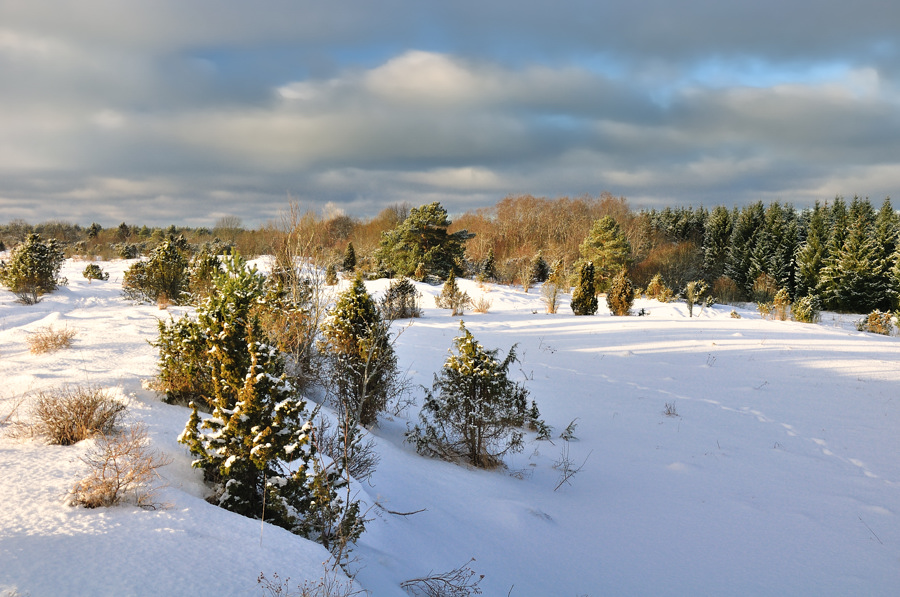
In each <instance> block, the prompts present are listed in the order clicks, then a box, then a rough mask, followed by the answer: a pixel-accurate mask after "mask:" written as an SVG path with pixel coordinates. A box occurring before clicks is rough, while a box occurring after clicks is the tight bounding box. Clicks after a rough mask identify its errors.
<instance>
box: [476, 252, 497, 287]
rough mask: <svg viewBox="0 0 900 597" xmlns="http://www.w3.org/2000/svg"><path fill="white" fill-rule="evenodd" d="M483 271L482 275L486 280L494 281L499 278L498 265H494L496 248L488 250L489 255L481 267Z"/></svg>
mask: <svg viewBox="0 0 900 597" xmlns="http://www.w3.org/2000/svg"><path fill="white" fill-rule="evenodd" d="M479 270H480V271H481V275H482V276H483V277H484V279H485V280H489V281H493V280H495V279H496V278H497V270H496V264H495V263H494V248H493V247H491V248H490V249H488V254H487V256H486V257H485V258H484V260H482V262H481V265H480V267H479Z"/></svg>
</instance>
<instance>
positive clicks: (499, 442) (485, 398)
mask: <svg viewBox="0 0 900 597" xmlns="http://www.w3.org/2000/svg"><path fill="white" fill-rule="evenodd" d="M459 330H460V335H459V336H457V337H456V338H455V339H454V341H453V344H454V347H455V352H451V354H450V356H449V357H448V358H447V361H446V362H445V363H444V366H443V368H442V369H441V373H440V375H439V376H438V375H435V379H434V385H433V386H432V391H430V392H427V396H426V399H425V404H424V406H423V407H422V412H421V414H420V425H418V426H416V427H415V429H414V430H413V431H412V432H411V433H410V434H409V437H410V440H411V441H414V442H415V443H416V448H417V450H418V451H419V453H421V454H425V455H429V456H439V457H443V458H446V459H449V460H452V459H455V458H456V457H460V458H463V459H464V460H465V461H467V462H469V463H470V464H472V465H474V466H477V467H492V466H496V465H497V464H499V463H500V458H501V457H502V456H503V454H505V453H507V452H515V451H520V450H521V449H522V433H521V432H520V431H519V430H518V429H517V428H519V427H521V426H522V425H523V424H524V423H525V419H526V415H527V412H526V411H527V395H528V393H527V391H526V390H525V389H524V388H523V387H522V386H520V385H519V384H516V383H515V382H513V381H512V380H510V379H509V367H510V365H511V364H512V363H514V362H515V361H516V354H515V347H513V348H512V349H510V351H509V354H508V355H507V356H506V358H505V359H504V360H502V361H501V360H499V359H498V358H497V353H498V351H497V350H496V349H495V350H487V349H485V348H484V347H483V346H482V345H481V344H479V343H478V342H476V341H475V338H474V337H473V336H472V333H471V332H469V330H467V329H466V327H465V324H463V323H462V322H460V325H459ZM535 410H536V405H535Z"/></svg>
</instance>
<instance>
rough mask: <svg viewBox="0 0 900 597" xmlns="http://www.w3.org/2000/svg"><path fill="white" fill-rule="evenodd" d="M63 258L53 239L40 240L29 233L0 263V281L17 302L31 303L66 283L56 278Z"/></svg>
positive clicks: (37, 235)
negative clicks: (13, 294) (5, 259)
mask: <svg viewBox="0 0 900 597" xmlns="http://www.w3.org/2000/svg"><path fill="white" fill-rule="evenodd" d="M63 261H65V256H64V255H63V252H62V251H61V250H60V248H59V246H58V245H57V243H56V240H55V239H50V240H48V241H47V242H44V241H42V240H41V237H40V235H39V234H35V233H30V234H28V236H26V237H25V241H24V242H23V243H21V244H19V245H17V246H16V247H15V248H14V249H13V250H12V252H11V254H10V256H9V261H4V262H0V284H3V285H4V286H6V287H7V288H8V289H9V290H11V291H12V292H14V293H15V294H16V296H18V297H19V300H20V301H21V302H23V303H25V304H28V305H32V304H34V303H37V302H38V301H39V300H40V297H41V296H42V295H44V294H48V293H51V292H53V291H54V290H56V288H57V287H58V286H60V285H63V284H65V283H66V281H65V279H64V278H60V277H59V270H60V268H62V264H63Z"/></svg>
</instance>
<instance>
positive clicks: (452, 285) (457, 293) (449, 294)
mask: <svg viewBox="0 0 900 597" xmlns="http://www.w3.org/2000/svg"><path fill="white" fill-rule="evenodd" d="M469 300H470V299H469V295H468V293H466V292H463V291H462V290H460V289H459V285H458V284H457V283H456V276H455V275H454V274H453V272H450V275H449V276H447V281H446V282H444V285H443V287H441V294H440V295H439V296H436V297H434V304H435V306H437V308H438V309H451V313H450V316H451V317H456V316H458V315H462V314H463V312H464V311H465V309H466V307H467V306H468V305H469Z"/></svg>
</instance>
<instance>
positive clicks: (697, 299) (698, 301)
mask: <svg viewBox="0 0 900 597" xmlns="http://www.w3.org/2000/svg"><path fill="white" fill-rule="evenodd" d="M708 289H709V287H708V286H707V285H706V282H704V281H702V280H695V281H693V282H688V283H687V286H685V287H684V302H685V303H687V308H688V317H693V316H694V305H702V304H703V303H704V301H705V298H706V291H707V290H708Z"/></svg>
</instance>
